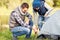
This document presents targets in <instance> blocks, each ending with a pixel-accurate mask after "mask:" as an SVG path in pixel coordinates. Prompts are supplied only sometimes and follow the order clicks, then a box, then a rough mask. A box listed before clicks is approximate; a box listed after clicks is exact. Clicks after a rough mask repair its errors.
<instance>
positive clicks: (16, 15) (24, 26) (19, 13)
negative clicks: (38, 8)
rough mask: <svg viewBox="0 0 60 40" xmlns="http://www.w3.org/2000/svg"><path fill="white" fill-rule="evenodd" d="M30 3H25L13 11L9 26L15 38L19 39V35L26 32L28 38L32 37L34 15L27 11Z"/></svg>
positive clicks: (14, 39)
mask: <svg viewBox="0 0 60 40" xmlns="http://www.w3.org/2000/svg"><path fill="white" fill-rule="evenodd" d="M28 8H29V5H28V4H27V3H23V4H22V5H21V6H19V7H17V8H16V9H15V10H14V11H12V13H11V15H10V20H9V27H10V30H11V32H12V34H13V40H17V36H21V35H24V34H26V38H30V35H31V32H32V26H33V22H32V16H31V15H30V14H29V13H28V12H27V10H28ZM25 17H28V19H29V22H28V23H26V22H25V21H24V20H25Z"/></svg>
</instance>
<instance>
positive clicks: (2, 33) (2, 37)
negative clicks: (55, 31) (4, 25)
mask: <svg viewBox="0 0 60 40" xmlns="http://www.w3.org/2000/svg"><path fill="white" fill-rule="evenodd" d="M0 40H12V33H11V32H10V30H9V29H5V30H0ZM18 40H40V39H36V35H34V34H33V33H32V34H31V37H30V38H29V39H27V38H25V35H22V36H18ZM44 40H46V39H44Z"/></svg>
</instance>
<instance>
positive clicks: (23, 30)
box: [11, 20, 33, 40]
mask: <svg viewBox="0 0 60 40" xmlns="http://www.w3.org/2000/svg"><path fill="white" fill-rule="evenodd" d="M29 25H30V26H31V27H32V26H33V22H32V20H30V21H29ZM11 32H12V34H13V40H17V36H21V35H24V34H26V38H30V36H31V32H32V28H31V29H29V28H26V27H22V26H17V27H14V28H13V29H12V30H11Z"/></svg>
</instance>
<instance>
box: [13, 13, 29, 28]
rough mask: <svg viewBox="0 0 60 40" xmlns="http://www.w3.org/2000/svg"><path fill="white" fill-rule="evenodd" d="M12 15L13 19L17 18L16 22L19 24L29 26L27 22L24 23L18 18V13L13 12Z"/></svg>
mask: <svg viewBox="0 0 60 40" xmlns="http://www.w3.org/2000/svg"><path fill="white" fill-rule="evenodd" d="M13 15H14V17H15V19H16V20H17V22H18V23H19V24H20V25H22V26H23V27H27V28H30V26H29V25H28V24H26V23H25V22H24V21H23V20H22V19H21V18H20V16H19V14H18V13H16V12H14V13H13Z"/></svg>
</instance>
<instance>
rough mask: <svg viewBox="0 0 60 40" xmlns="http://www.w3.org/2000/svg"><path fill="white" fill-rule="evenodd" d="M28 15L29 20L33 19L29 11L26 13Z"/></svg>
mask: <svg viewBox="0 0 60 40" xmlns="http://www.w3.org/2000/svg"><path fill="white" fill-rule="evenodd" d="M26 16H27V17H28V18H29V20H32V15H30V14H29V13H28V12H27V13H26Z"/></svg>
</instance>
